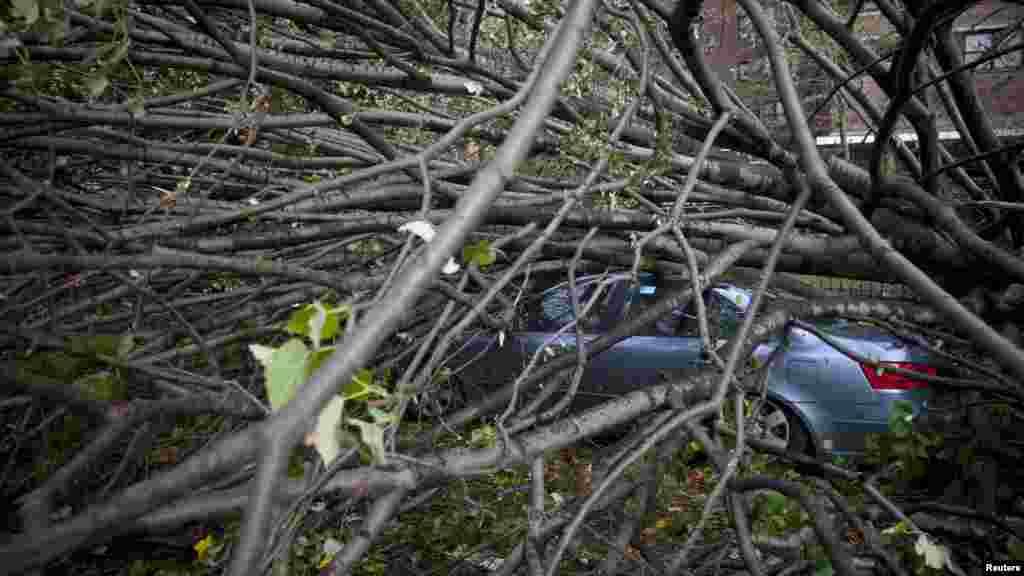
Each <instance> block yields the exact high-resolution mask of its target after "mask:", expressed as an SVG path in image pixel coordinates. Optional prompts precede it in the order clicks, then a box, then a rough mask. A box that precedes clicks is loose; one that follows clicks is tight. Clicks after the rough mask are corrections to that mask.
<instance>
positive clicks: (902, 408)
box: [889, 400, 914, 436]
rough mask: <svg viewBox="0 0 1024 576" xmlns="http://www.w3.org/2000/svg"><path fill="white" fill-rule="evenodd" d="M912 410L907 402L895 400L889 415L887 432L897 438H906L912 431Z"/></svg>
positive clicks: (911, 406)
mask: <svg viewBox="0 0 1024 576" xmlns="http://www.w3.org/2000/svg"><path fill="white" fill-rule="evenodd" d="M913 417H914V408H913V405H912V404H911V403H910V402H909V401H907V400H896V401H895V402H893V403H892V412H890V413H889V430H891V431H892V432H893V433H894V434H896V435H897V436H906V435H908V434H910V432H911V430H912V429H913V425H912V422H913Z"/></svg>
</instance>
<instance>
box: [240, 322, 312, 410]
mask: <svg viewBox="0 0 1024 576" xmlns="http://www.w3.org/2000/svg"><path fill="white" fill-rule="evenodd" d="M249 350H250V351H252V354H253V356H255V357H256V359H257V360H259V362H260V363H261V364H263V371H264V373H265V375H266V381H265V383H264V384H265V386H266V388H267V398H269V399H270V407H271V408H272V409H273V410H274V411H275V412H276V411H278V410H280V409H281V407H282V406H284V405H285V404H287V403H288V401H289V400H291V399H292V397H293V396H295V391H296V390H298V389H299V386H300V385H301V384H302V383H303V382H304V381H305V378H306V362H307V360H309V357H310V353H309V349H308V348H306V345H305V344H303V343H302V341H301V340H299V339H297V338H292V339H291V340H289V341H287V342H285V344H284V346H281V347H280V348H277V349H276V350H275V349H273V348H270V349H269V350H270V352H268V348H267V347H266V346H259V345H257V344H252V345H250V346H249Z"/></svg>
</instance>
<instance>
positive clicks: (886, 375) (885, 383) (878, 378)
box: [860, 362, 936, 390]
mask: <svg viewBox="0 0 1024 576" xmlns="http://www.w3.org/2000/svg"><path fill="white" fill-rule="evenodd" d="M887 368H902V369H903V370H913V371H914V372H921V373H923V374H927V375H929V376H935V374H936V371H935V368H932V367H930V366H924V365H921V364H914V363H913V362H879V363H878V366H877V367H875V366H869V365H867V364H861V365H860V369H861V370H863V371H864V376H865V377H867V379H868V383H869V384H871V387H872V388H873V389H875V390H913V389H915V388H924V387H926V386H928V383H927V382H924V381H922V380H918V379H916V378H914V377H912V376H907V375H906V374H897V373H896V372H893V371H892V370H888V369H887Z"/></svg>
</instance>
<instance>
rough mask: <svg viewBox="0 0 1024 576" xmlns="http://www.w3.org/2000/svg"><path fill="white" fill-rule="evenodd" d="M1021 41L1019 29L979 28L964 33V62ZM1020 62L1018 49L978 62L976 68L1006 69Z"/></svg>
mask: <svg viewBox="0 0 1024 576" xmlns="http://www.w3.org/2000/svg"><path fill="white" fill-rule="evenodd" d="M1020 41H1021V33H1020V31H1019V30H1013V31H1008V30H1005V29H1002V30H981V31H971V32H966V33H965V34H964V62H967V63H970V62H974V61H976V60H978V59H980V58H982V57H983V56H985V55H986V54H989V53H991V52H995V51H997V50H1004V49H1007V48H1012V47H1014V46H1018V45H1019V44H1020ZM1020 64H1021V52H1020V50H1019V49H1017V50H1013V51H1012V52H1008V53H1006V54H1003V55H1001V56H999V57H997V58H993V59H991V60H986V61H985V62H982V63H981V64H979V65H978V66H977V68H976V70H1007V69H1011V68H1018V67H1020Z"/></svg>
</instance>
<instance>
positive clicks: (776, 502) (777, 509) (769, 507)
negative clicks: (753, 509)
mask: <svg viewBox="0 0 1024 576" xmlns="http://www.w3.org/2000/svg"><path fill="white" fill-rule="evenodd" d="M764 499H765V500H764V510H765V513H766V514H768V515H770V516H775V515H781V514H782V513H783V512H785V511H786V497H785V496H783V495H782V494H779V493H778V492H768V493H767V494H765V495H764Z"/></svg>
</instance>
